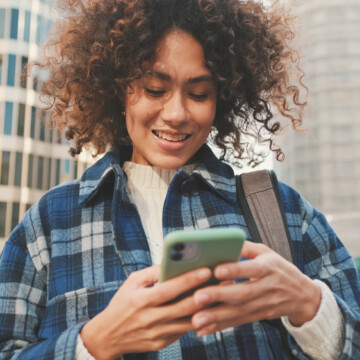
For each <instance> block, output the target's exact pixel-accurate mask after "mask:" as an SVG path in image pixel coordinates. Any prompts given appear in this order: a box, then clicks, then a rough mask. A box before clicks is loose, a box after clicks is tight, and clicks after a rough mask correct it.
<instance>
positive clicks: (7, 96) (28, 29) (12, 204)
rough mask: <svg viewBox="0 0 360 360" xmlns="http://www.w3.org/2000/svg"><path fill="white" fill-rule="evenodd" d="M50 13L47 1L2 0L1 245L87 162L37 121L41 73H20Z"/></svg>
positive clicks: (48, 24)
mask: <svg viewBox="0 0 360 360" xmlns="http://www.w3.org/2000/svg"><path fill="white" fill-rule="evenodd" d="M54 16H55V15H54V13H53V12H52V11H51V7H50V5H49V0H0V249H1V248H2V245H3V242H4V240H5V239H6V238H7V237H8V235H9V233H10V231H11V229H12V228H13V227H14V226H16V225H17V223H18V222H19V220H20V219H21V218H22V216H23V215H24V213H25V211H26V210H27V209H28V208H29V207H30V206H31V205H32V204H34V202H36V201H37V200H38V199H39V198H40V197H41V196H42V194H43V193H44V192H45V191H46V190H48V189H49V188H51V187H53V186H55V185H57V184H59V183H61V182H63V181H66V180H70V179H73V178H76V177H78V176H79V174H81V172H82V171H83V170H84V168H85V167H86V162H87V159H86V157H85V156H84V157H83V158H81V159H80V160H73V159H72V158H71V157H70V156H69V155H68V154H67V149H68V147H69V146H68V144H66V143H65V142H64V141H63V140H61V139H60V137H59V135H58V134H57V133H56V132H54V131H50V130H49V129H47V128H45V126H44V125H43V124H42V122H41V121H40V116H39V113H40V112H39V111H38V109H40V108H41V107H43V104H41V102H40V101H39V99H38V90H39V87H40V84H41V80H42V79H41V74H40V73H36V72H34V74H33V75H32V76H30V77H28V78H24V77H22V76H21V74H22V69H23V68H24V66H25V65H26V64H27V63H28V62H29V61H34V60H36V59H38V56H39V54H40V45H41V44H42V43H43V41H44V40H45V39H46V37H47V35H48V32H49V29H50V27H51V23H52V21H53V20H54Z"/></svg>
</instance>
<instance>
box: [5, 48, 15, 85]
mask: <svg viewBox="0 0 360 360" xmlns="http://www.w3.org/2000/svg"><path fill="white" fill-rule="evenodd" d="M15 68H16V56H15V55H13V54H10V55H9V63H8V73H7V85H8V86H14V85H15Z"/></svg>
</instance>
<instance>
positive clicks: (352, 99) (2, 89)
mask: <svg viewBox="0 0 360 360" xmlns="http://www.w3.org/2000/svg"><path fill="white" fill-rule="evenodd" d="M267 3H269V1H267ZM287 3H288V5H289V6H290V8H291V9H292V10H293V12H294V13H295V14H297V15H298V22H299V37H298V38H297V40H296V41H297V42H296V44H294V46H295V47H297V48H299V50H300V53H301V54H303V56H302V62H301V67H302V68H303V69H304V71H305V73H306V77H305V79H304V81H305V84H306V85H307V86H308V88H309V95H308V103H309V106H308V108H307V110H306V114H305V118H304V128H306V129H307V130H306V131H305V132H303V133H294V132H293V131H291V129H290V128H287V129H286V131H285V132H284V134H283V135H282V136H281V139H280V142H281V146H282V148H283V150H284V151H285V154H286V160H285V161H284V162H282V163H278V162H276V161H274V160H273V158H272V157H271V156H269V158H268V160H267V161H266V162H265V164H264V165H262V167H268V168H275V170H276V172H277V174H278V177H279V179H280V180H281V181H283V182H285V183H287V184H289V185H291V186H293V187H295V188H296V189H297V190H298V191H299V192H300V193H301V194H302V195H303V196H304V197H305V198H306V199H307V200H309V201H310V202H311V203H312V204H313V205H314V206H315V207H316V208H317V209H318V210H320V211H321V212H323V213H324V214H325V215H326V216H327V218H328V220H329V222H330V224H331V225H332V227H333V228H334V229H335V231H336V232H337V233H338V235H339V237H340V239H341V240H342V241H343V242H344V243H345V245H346V246H347V247H348V249H349V250H350V253H351V255H352V256H353V257H354V259H355V261H357V262H358V263H359V266H360V261H359V259H360V235H359V234H360V21H359V19H360V1H359V0H287ZM55 19H56V13H55V12H54V11H53V8H52V5H51V1H49V0H0V249H1V248H2V246H3V243H4V241H5V240H6V238H7V237H8V236H9V234H10V232H11V229H12V228H14V227H15V226H16V225H17V223H18V222H19V220H21V218H22V216H23V215H24V213H25V211H26V210H27V209H28V208H29V207H30V206H31V205H32V204H34V203H35V202H36V201H37V200H38V199H39V198H40V197H41V195H42V194H43V193H44V192H45V191H46V190H48V189H49V188H51V187H53V186H55V185H57V184H59V183H61V182H64V181H68V180H71V179H75V178H78V177H80V176H81V174H82V172H83V171H84V169H85V168H86V167H87V166H88V165H89V164H90V163H92V162H93V159H92V157H91V155H90V154H86V153H83V154H81V156H79V157H78V158H76V159H73V158H71V157H70V156H69V155H68V153H67V150H68V147H69V146H68V145H69V144H68V143H67V142H66V141H65V140H64V139H61V138H60V136H59V134H58V133H57V132H56V131H51V130H49V129H46V128H45V127H44V126H43V124H42V122H41V115H40V113H39V111H38V110H39V109H40V108H41V107H43V105H42V103H41V102H40V101H39V99H38V92H39V90H40V88H41V84H42V82H43V80H44V79H45V77H46V74H43V73H41V72H36V71H34V72H33V73H32V75H31V76H30V77H28V78H22V77H21V73H22V69H23V68H24V66H25V65H26V64H27V63H28V62H29V61H30V62H32V61H34V60H36V59H38V58H39V56H40V54H41V44H42V43H43V42H44V41H45V40H46V38H47V36H48V33H49V30H50V28H51V24H52V22H53V21H54V20H55ZM246 170H247V169H246ZM0 251H1V250H0Z"/></svg>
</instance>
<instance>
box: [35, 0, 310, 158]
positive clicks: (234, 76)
mask: <svg viewBox="0 0 360 360" xmlns="http://www.w3.org/2000/svg"><path fill="white" fill-rule="evenodd" d="M60 5H61V6H60V9H62V10H63V11H64V15H65V16H63V19H62V20H59V22H58V23H57V24H56V27H55V31H53V34H56V37H54V36H53V38H51V39H50V41H49V42H48V44H47V47H46V49H47V52H46V54H47V55H46V56H45V59H44V60H43V62H42V63H38V64H37V65H39V66H40V67H42V68H44V69H47V70H48V72H49V74H50V76H49V78H48V80H47V81H46V82H45V83H44V86H43V90H42V98H43V99H46V100H47V101H48V105H49V106H48V108H47V110H52V111H51V112H50V114H51V115H50V122H51V123H52V125H53V126H55V127H57V128H58V129H59V130H60V131H61V132H63V133H65V135H66V138H67V139H68V140H74V141H75V146H74V147H72V148H71V149H70V153H71V154H72V155H73V156H74V155H76V154H79V153H80V152H81V150H82V148H83V146H86V145H88V144H91V145H92V146H93V148H94V149H95V151H96V154H99V153H103V152H104V151H106V149H107V148H108V147H109V146H113V145H115V146H121V145H123V144H129V143H131V141H130V138H129V136H128V133H127V130H126V126H125V118H124V110H125V109H124V100H125V92H126V89H127V87H128V86H129V85H130V84H131V82H132V81H134V80H135V79H138V78H139V77H141V76H142V74H143V71H144V69H143V65H144V64H145V62H148V61H151V59H152V58H153V56H154V52H155V47H156V43H157V42H158V40H159V39H160V38H161V37H162V36H163V35H164V34H165V33H166V32H167V31H169V30H170V29H172V28H177V29H181V30H183V31H185V32H188V33H190V34H192V35H193V36H194V38H196V39H197V40H198V41H199V42H200V44H201V45H202V46H203V50H204V55H205V59H206V65H207V66H208V68H209V69H210V71H211V72H212V74H213V77H214V79H215V83H216V86H217V89H218V98H217V108H216V115H215V119H214V124H213V132H212V134H211V136H210V139H209V140H210V141H212V142H213V143H214V144H215V145H216V146H218V147H219V148H220V149H221V150H222V154H221V158H222V159H225V160H227V161H230V162H233V163H240V162H241V161H243V160H244V159H247V160H248V162H249V163H252V165H256V164H257V163H258V162H259V161H261V159H260V160H259V156H258V155H259V154H257V153H256V150H255V147H256V146H257V144H263V143H268V146H269V148H270V149H271V150H273V151H275V153H276V157H277V159H278V160H280V161H281V160H282V159H283V158H284V154H283V152H282V150H281V148H280V147H278V146H277V145H275V144H274V142H273V139H272V136H273V135H274V134H277V133H279V131H280V130H281V129H282V125H281V123H280V122H279V121H278V120H277V121H275V120H274V119H273V110H272V109H271V105H275V107H276V108H277V111H278V112H279V113H280V114H281V115H282V116H283V117H285V118H288V119H289V120H290V121H291V123H292V127H293V128H294V129H295V130H296V129H298V128H299V127H300V126H301V122H302V120H301V119H302V110H303V108H304V106H305V104H306V103H305V102H303V101H301V100H300V89H301V87H303V88H306V87H305V86H303V84H302V77H303V72H302V71H301V69H300V68H299V66H298V62H299V57H298V55H297V53H296V52H295V51H293V50H292V49H291V47H290V45H289V43H290V42H291V40H292V39H293V37H294V32H293V31H292V20H293V19H292V17H290V16H288V15H287V13H286V12H285V11H283V10H282V9H280V8H279V7H272V8H270V7H265V6H264V5H262V4H260V3H257V2H256V1H251V0H248V1H246V0H62V1H61V3H60Z"/></svg>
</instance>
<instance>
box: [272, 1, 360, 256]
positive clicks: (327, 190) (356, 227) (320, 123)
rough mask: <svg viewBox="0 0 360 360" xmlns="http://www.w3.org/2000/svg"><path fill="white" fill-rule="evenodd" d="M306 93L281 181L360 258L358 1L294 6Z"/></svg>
mask: <svg viewBox="0 0 360 360" xmlns="http://www.w3.org/2000/svg"><path fill="white" fill-rule="evenodd" d="M290 4H291V5H290V6H292V7H293V8H294V10H295V11H296V12H297V13H298V15H299V17H300V24H301V29H300V43H301V47H302V49H303V53H304V55H305V57H304V61H303V63H302V65H301V66H302V67H303V68H304V69H305V73H306V78H305V82H306V85H307V86H308V88H309V97H308V101H309V107H308V110H307V114H306V115H305V120H304V127H305V128H307V129H308V131H306V132H305V133H303V134H293V133H292V134H290V133H291V132H290V131H289V133H287V134H286V135H285V137H284V144H283V147H284V149H285V153H286V155H287V157H286V160H285V162H284V163H282V164H276V165H275V166H276V170H277V172H278V174H279V177H280V178H281V179H282V180H283V181H285V182H287V183H289V184H290V185H292V186H294V187H295V188H296V189H297V190H299V191H300V193H301V194H302V195H303V196H304V197H305V198H306V199H308V200H309V201H310V202H311V203H312V204H313V205H314V206H315V207H316V208H317V209H319V210H320V211H321V212H323V213H325V214H326V215H327V218H328V220H329V221H330V224H331V225H332V226H333V228H334V229H335V230H336V232H337V233H338V234H339V237H340V238H341V240H342V241H343V242H344V243H345V244H346V246H347V247H348V248H349V250H350V252H351V254H352V255H353V256H359V255H360V237H359V234H360V22H359V18H360V2H359V1H358V0H290Z"/></svg>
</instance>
